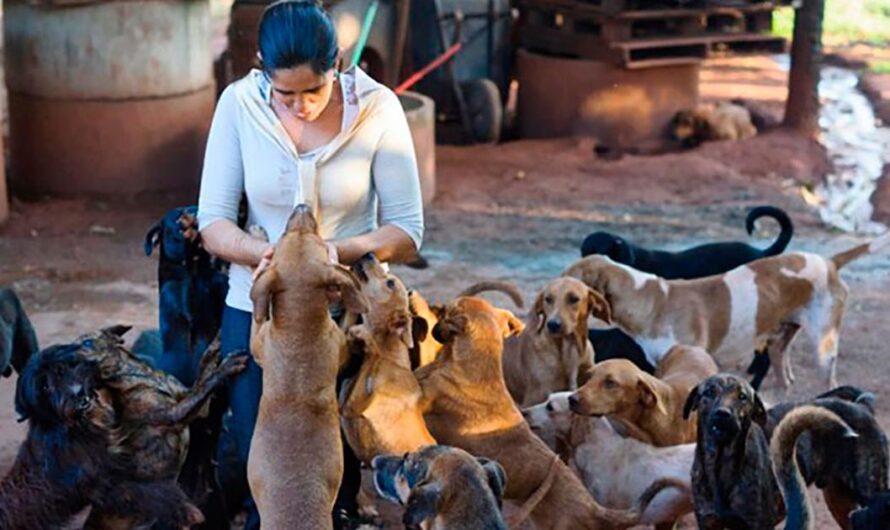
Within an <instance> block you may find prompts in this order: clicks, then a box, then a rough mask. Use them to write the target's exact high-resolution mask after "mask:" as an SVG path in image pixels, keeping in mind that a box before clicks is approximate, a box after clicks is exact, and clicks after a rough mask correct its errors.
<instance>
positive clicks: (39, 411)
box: [0, 343, 203, 530]
mask: <svg viewBox="0 0 890 530" xmlns="http://www.w3.org/2000/svg"><path fill="white" fill-rule="evenodd" d="M85 349H86V346H85V345H84V344H83V343H74V344H69V345H60V346H52V347H50V348H47V349H46V350H43V351H42V352H40V353H38V354H37V355H35V356H34V357H33V358H32V359H31V361H30V362H29V363H28V364H27V365H26V367H25V368H24V370H23V371H22V373H21V377H20V378H19V380H18V386H17V388H16V410H17V412H18V413H19V415H20V417H21V419H22V420H28V422H29V426H28V427H29V428H28V435H27V438H26V439H25V441H24V443H23V444H22V446H21V448H20V450H19V454H18V457H17V459H16V461H15V463H14V464H13V467H12V470H11V471H10V472H9V474H8V475H7V476H6V478H5V479H4V480H3V483H2V484H0V527H2V528H5V529H21V530H25V529H33V528H56V527H60V526H62V525H64V524H65V523H66V522H67V521H69V520H70V518H71V517H72V516H74V515H75V514H76V513H77V512H79V511H81V510H82V509H83V508H85V507H86V506H88V505H92V509H91V511H90V515H89V518H88V520H87V522H86V528H111V527H121V528H136V527H141V525H149V524H152V523H154V524H156V525H157V527H159V528H187V527H190V526H192V525H194V524H198V523H200V522H202V521H203V516H202V514H201V512H200V510H198V508H197V507H195V506H194V505H193V504H192V503H191V502H190V501H189V499H188V498H187V497H186V495H185V494H184V493H183V491H182V490H181V489H180V488H179V486H177V484H176V482H175V475H174V476H173V477H170V476H169V475H167V476H162V475H164V472H166V471H167V470H169V469H174V468H176V467H177V466H178V464H179V462H160V461H159V460H157V459H156V458H154V456H153V453H152V452H151V451H149V450H147V449H148V448H147V447H145V446H142V445H140V443H139V441H138V440H136V441H134V440H132V439H130V438H129V437H128V435H131V434H134V433H138V432H139V431H140V427H139V426H137V425H135V424H134V423H133V422H134V421H138V419H134V418H128V417H126V410H123V409H121V410H118V409H117V408H116V407H120V406H121V405H126V403H125V401H124V399H125V397H124V396H120V395H117V389H115V388H114V387H112V386H109V383H112V384H113V383H114V380H110V381H109V380H108V379H106V377H105V375H103V373H102V372H103V367H102V362H101V360H100V359H95V358H90V357H89V356H87V355H84V350H85ZM118 375H125V374H118ZM176 408H177V407H176V406H173V407H169V408H167V409H165V410H161V409H159V408H153V409H151V410H150V414H148V415H147V416H146V417H145V418H144V421H145V423H143V424H142V429H148V430H154V431H155V433H156V434H158V435H160V436H161V437H162V436H163V435H161V434H160V433H158V431H157V430H156V429H157V426H156V424H152V423H150V422H154V421H160V420H163V419H165V418H164V416H165V415H169V414H171V413H172V414H175V413H176V412H177V411H176ZM184 428H185V427H184V426H181V427H180V429H179V431H180V432H182V431H183V430H184ZM158 438H159V436H155V438H154V440H155V441H157V440H158ZM143 458H146V459H150V462H152V463H153V465H152V464H148V463H146V462H143V461H142V459H143ZM158 470H159V471H161V473H157V474H155V473H154V472H155V471H158ZM147 471H148V472H147Z"/></svg>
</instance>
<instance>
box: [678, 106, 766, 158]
mask: <svg viewBox="0 0 890 530" xmlns="http://www.w3.org/2000/svg"><path fill="white" fill-rule="evenodd" d="M756 134H757V129H756V128H755V127H754V124H753V123H751V113H750V112H749V111H748V109H746V108H745V107H743V106H741V105H736V104H735V103H729V102H725V101H720V102H717V103H703V104H700V105H698V106H697V107H695V108H694V109H692V110H681V111H680V112H678V113H677V114H675V115H674V118H673V120H672V121H671V137H672V138H673V139H674V140H676V141H678V142H680V143H681V144H682V145H683V147H686V148H692V147H697V146H699V145H701V144H702V143H703V142H711V141H717V140H745V139H747V138H753V137H754V136H755V135H756Z"/></svg>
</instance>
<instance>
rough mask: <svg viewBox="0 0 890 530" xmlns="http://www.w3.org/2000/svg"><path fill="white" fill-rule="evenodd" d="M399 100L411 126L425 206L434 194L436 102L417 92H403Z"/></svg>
mask: <svg viewBox="0 0 890 530" xmlns="http://www.w3.org/2000/svg"><path fill="white" fill-rule="evenodd" d="M399 101H401V102H402V108H403V109H404V110H405V117H406V118H408V127H410V128H411V138H412V140H414V153H415V154H416V156H417V170H418V173H419V174H420V192H421V196H422V197H423V205H424V206H427V205H428V204H429V203H431V202H432V201H433V198H434V197H435V196H436V103H435V102H434V101H433V100H432V99H431V98H429V97H427V96H424V95H423V94H419V93H417V92H404V93H403V94H401V95H400V96H399Z"/></svg>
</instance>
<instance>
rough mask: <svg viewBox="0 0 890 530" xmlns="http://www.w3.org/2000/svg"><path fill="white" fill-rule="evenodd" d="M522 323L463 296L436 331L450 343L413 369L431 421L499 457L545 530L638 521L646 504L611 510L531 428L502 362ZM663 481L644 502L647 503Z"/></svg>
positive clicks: (441, 434) (518, 496)
mask: <svg viewBox="0 0 890 530" xmlns="http://www.w3.org/2000/svg"><path fill="white" fill-rule="evenodd" d="M521 329H522V322H520V321H519V320H518V319H517V318H516V317H515V316H513V314H512V313H510V312H509V311H506V310H503V309H496V308H494V307H492V306H491V304H489V303H488V302H486V301H485V300H482V299H480V298H475V297H459V298H457V299H456V300H455V301H453V302H452V303H450V304H448V305H447V306H446V307H445V308H444V311H443V313H442V314H441V315H440V319H439V323H438V324H437V325H436V328H435V329H434V330H433V333H434V334H436V335H437V339H438V340H439V341H440V342H442V343H443V344H445V347H444V348H443V349H442V351H441V352H440V354H439V356H438V358H437V359H436V360H435V361H434V362H433V363H431V364H429V365H427V366H424V367H423V368H420V369H418V370H417V371H416V372H415V374H416V375H417V380H418V381H419V382H420V386H421V388H422V389H423V397H424V402H425V407H424V410H425V414H424V418H425V419H426V422H427V426H428V427H429V428H430V432H432V433H433V436H435V437H436V439H437V440H438V441H439V443H443V444H447V445H453V446H455V447H460V448H462V449H464V450H466V451H468V452H470V453H471V454H473V455H476V456H482V457H485V458H490V459H493V460H496V461H497V462H499V463H500V464H501V465H502V466H503V467H504V470H505V471H506V474H507V487H506V490H505V492H504V498H505V499H508V500H512V501H515V502H517V503H518V504H520V505H521V508H520V511H519V515H518V517H516V518H513V519H512V521H511V523H510V524H511V526H512V527H515V526H516V525H517V524H518V523H519V522H520V521H521V520H523V519H525V518H526V517H528V518H530V519H531V520H532V521H533V522H534V524H535V526H536V528H538V529H540V530H545V529H555V530H568V529H573V530H577V529H592V528H612V527H615V526H622V525H626V526H629V525H633V524H636V522H637V521H638V520H639V518H640V514H641V513H642V508H641V507H640V506H639V505H638V506H636V507H635V508H634V509H632V510H623V511H622V510H609V509H606V508H604V507H602V506H601V505H599V504H598V503H596V502H595V501H594V500H593V498H591V497H590V495H589V494H588V493H587V491H586V490H585V489H584V486H583V484H581V482H580V481H579V480H578V477H576V476H575V475H574V474H573V473H572V472H571V470H569V469H568V467H566V465H565V464H563V463H562V462H561V461H560V460H559V458H558V457H557V456H556V455H555V454H554V453H553V452H552V451H551V450H550V449H548V448H547V446H546V445H545V444H544V443H543V442H542V441H541V440H540V439H538V438H537V437H536V436H535V435H534V434H533V433H532V432H531V430H529V428H528V425H527V424H526V423H525V421H524V420H523V418H522V414H521V413H520V412H519V409H517V408H516V405H515V404H514V402H513V400H512V399H511V398H510V394H509V393H508V392H507V388H506V385H505V383H504V378H503V370H502V367H501V355H502V352H503V338H504V337H506V336H510V335H514V334H516V333H517V332H518V331H519V330H521ZM663 486H664V484H657V485H655V486H654V488H655V489H654V490H653V491H651V492H647V496H645V498H643V499H642V500H641V501H640V504H641V505H645V504H647V503H648V501H649V500H651V498H652V496H654V494H655V493H657V491H658V489H661V487H663Z"/></svg>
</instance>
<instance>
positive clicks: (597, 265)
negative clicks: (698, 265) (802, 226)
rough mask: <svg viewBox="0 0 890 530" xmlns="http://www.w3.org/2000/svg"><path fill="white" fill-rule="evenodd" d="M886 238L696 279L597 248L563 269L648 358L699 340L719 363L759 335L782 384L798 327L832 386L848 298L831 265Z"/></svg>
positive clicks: (737, 358) (738, 357)
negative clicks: (631, 263) (668, 274)
mask: <svg viewBox="0 0 890 530" xmlns="http://www.w3.org/2000/svg"><path fill="white" fill-rule="evenodd" d="M887 244H890V233H887V234H884V235H882V236H880V237H878V238H876V239H875V240H873V241H872V242H870V243H865V244H862V245H859V246H856V247H854V248H852V249H850V250H847V251H845V252H841V253H839V254H836V255H834V256H832V257H831V258H824V257H822V256H819V255H817V254H810V253H804V252H795V253H790V254H784V255H782V256H775V257H771V258H765V259H761V260H757V261H754V262H751V263H749V264H747V265H743V266H741V267H737V268H735V269H733V270H731V271H729V272H727V273H726V274H721V275H717V276H710V277H707V278H702V279H700V280H675V281H668V280H664V279H662V278H659V277H657V276H653V275H651V274H646V273H642V272H639V271H637V270H635V269H632V268H630V267H627V266H625V265H620V264H617V263H615V262H613V261H612V260H610V259H609V258H606V257H602V256H589V257H587V258H584V259H582V260H580V261H578V262H576V263H575V264H574V265H572V266H571V267H569V269H568V270H566V271H565V273H564V275H565V276H572V277H575V278H578V279H580V280H582V281H583V282H584V283H586V284H587V285H588V286H590V287H591V288H592V289H594V290H596V291H598V292H599V293H601V294H603V296H604V297H605V298H606V300H607V301H608V302H609V305H610V306H611V314H612V320H613V322H614V323H615V324H616V325H617V326H618V327H620V328H621V329H622V330H623V331H624V332H625V333H627V334H628V335H630V336H632V337H634V339H635V340H636V341H637V342H638V343H639V344H640V347H642V349H643V351H644V352H645V353H646V357H647V358H648V359H649V361H650V362H651V363H652V364H658V361H659V360H660V359H661V357H662V356H663V355H664V354H665V353H666V352H667V351H668V349H669V348H670V347H671V346H673V345H674V344H688V345H692V346H699V347H702V348H705V349H706V350H707V351H709V352H710V353H711V354H712V355H713V356H714V358H715V360H716V361H717V362H718V363H719V364H721V365H723V366H724V367H728V366H735V365H737V364H738V363H740V362H742V361H745V360H747V359H748V357H749V356H750V353H751V351H752V350H754V349H755V348H756V347H757V346H758V345H759V344H761V343H762V342H763V341H765V340H766V341H769V342H768V344H769V349H768V351H769V355H770V361H771V363H772V365H773V366H775V367H782V374H781V380H782V383H783V385H784V387H786V388H787V387H788V386H789V385H790V384H791V383H792V382H793V380H794V377H793V374H792V373H791V366H790V361H789V360H787V359H786V358H785V350H787V348H788V346H789V344H790V343H791V340H792V339H793V338H794V337H795V336H796V335H797V332H798V331H800V329H801V328H803V329H804V330H805V332H806V334H807V335H808V336H809V338H810V339H811V341H812V343H813V344H814V350H815V352H814V353H815V358H816V363H817V365H818V366H819V368H820V369H821V371H822V373H823V374H824V377H825V380H826V382H827V383H828V385H829V386H830V387H832V388H833V387H835V386H837V379H836V369H837V366H836V364H837V355H838V332H839V330H840V325H841V320H842V318H843V314H844V307H845V304H846V300H847V286H846V285H845V284H844V282H843V280H841V278H840V275H839V274H838V271H839V270H840V269H841V268H842V267H843V266H844V265H846V264H848V263H849V262H851V261H853V260H854V259H856V258H859V257H861V256H864V255H867V254H870V253H873V252H876V251H877V250H879V249H880V248H882V247H884V246H886V245H887Z"/></svg>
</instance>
